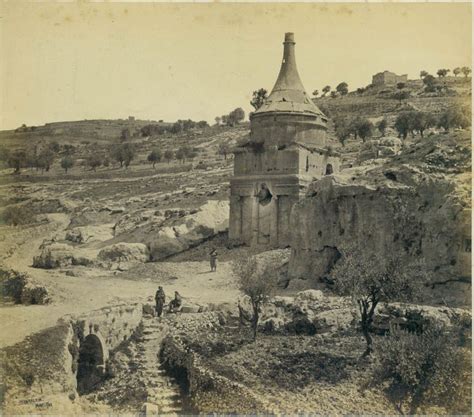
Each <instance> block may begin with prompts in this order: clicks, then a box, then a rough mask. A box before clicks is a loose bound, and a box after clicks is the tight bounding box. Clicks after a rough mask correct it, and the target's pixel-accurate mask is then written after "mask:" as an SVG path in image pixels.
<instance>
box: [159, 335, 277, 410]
mask: <svg viewBox="0 0 474 417" xmlns="http://www.w3.org/2000/svg"><path fill="white" fill-rule="evenodd" d="M161 356H162V358H163V359H164V360H165V361H166V362H167V363H168V366H170V367H179V368H184V369H186V372H187V378H188V381H187V383H188V388H189V395H190V397H191V401H192V404H193V407H194V408H195V409H196V410H197V411H198V412H199V413H204V414H207V413H218V414H252V415H255V414H268V413H269V408H268V405H267V404H264V403H263V401H262V400H260V399H259V398H257V396H256V395H255V394H254V393H253V392H252V391H251V390H250V389H249V388H247V387H245V386H243V385H241V384H239V383H237V382H233V381H230V380H229V379H227V378H225V377H223V376H221V375H217V374H216V373H215V372H212V371H210V370H209V369H208V368H206V367H205V366H204V365H203V364H202V363H201V361H200V359H199V358H198V357H197V355H196V354H195V353H193V352H189V351H186V350H184V348H183V346H182V345H181V344H180V343H179V341H178V340H177V339H175V338H173V337H171V336H168V337H167V338H166V339H165V340H164V341H163V346H162V352H161Z"/></svg>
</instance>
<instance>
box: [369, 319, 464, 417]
mask: <svg viewBox="0 0 474 417" xmlns="http://www.w3.org/2000/svg"><path fill="white" fill-rule="evenodd" d="M457 342H458V339H457V337H455V335H454V334H453V333H452V332H450V331H448V330H447V329H446V328H444V327H442V326H440V325H435V324H431V325H430V326H429V328H428V329H426V330H425V331H424V332H423V333H421V334H416V333H409V332H406V331H402V330H398V329H396V328H394V329H392V331H391V333H390V335H389V336H386V337H384V338H383V340H382V341H381V342H380V343H379V344H378V346H377V349H376V353H375V357H376V366H375V368H374V372H373V376H372V380H371V383H370V385H372V386H376V385H378V386H380V385H384V384H388V385H387V386H386V390H385V392H386V395H387V397H388V398H389V400H390V401H392V402H393V403H394V404H395V406H396V407H397V408H398V409H399V411H400V412H402V413H404V411H405V410H404V408H406V407H408V409H409V413H410V414H415V413H416V412H417V410H418V409H419V408H420V407H423V406H430V405H431V406H433V405H436V406H441V407H446V408H447V409H448V411H449V412H451V413H453V414H454V413H456V414H457V413H465V412H466V411H470V385H471V382H470V376H471V366H470V365H471V364H470V352H469V350H468V349H465V348H462V347H460V346H458V343H457Z"/></svg>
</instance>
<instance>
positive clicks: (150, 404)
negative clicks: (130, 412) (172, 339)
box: [137, 316, 182, 416]
mask: <svg viewBox="0 0 474 417" xmlns="http://www.w3.org/2000/svg"><path fill="white" fill-rule="evenodd" d="M142 323H143V335H142V337H141V339H140V340H139V342H138V344H137V345H138V347H139V354H138V357H137V359H138V361H137V362H138V365H139V366H138V369H139V371H140V372H141V374H142V379H143V382H144V384H145V387H146V391H147V393H146V397H147V399H146V402H145V404H144V405H143V410H142V413H141V415H142V416H158V415H180V414H181V413H182V403H181V390H180V387H179V385H178V384H177V382H176V380H175V379H174V378H172V377H170V376H168V375H167V374H166V371H165V370H164V369H163V367H162V365H161V363H160V361H159V357H158V353H159V350H160V345H161V342H162V340H163V338H164V337H165V335H166V331H167V326H166V324H165V323H164V321H163V319H158V318H155V317H146V316H144V317H143V321H142Z"/></svg>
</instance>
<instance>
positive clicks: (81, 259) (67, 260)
mask: <svg viewBox="0 0 474 417" xmlns="http://www.w3.org/2000/svg"><path fill="white" fill-rule="evenodd" d="M93 263H94V257H93V256H89V254H88V253H84V252H83V251H81V250H80V249H78V248H75V247H74V246H72V245H68V244H65V243H56V242H48V243H45V244H43V245H42V246H41V253H40V254H39V255H38V256H35V257H34V258H33V267H34V268H44V269H53V268H64V267H68V266H71V265H83V266H89V265H92V264H93Z"/></svg>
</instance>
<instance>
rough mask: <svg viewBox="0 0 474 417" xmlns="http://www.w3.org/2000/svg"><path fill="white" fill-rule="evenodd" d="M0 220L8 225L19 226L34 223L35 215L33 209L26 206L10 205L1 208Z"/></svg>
mask: <svg viewBox="0 0 474 417" xmlns="http://www.w3.org/2000/svg"><path fill="white" fill-rule="evenodd" d="M0 220H1V222H2V223H4V224H8V225H10V226H19V225H25V224H31V223H34V221H35V216H34V213H33V210H31V209H30V208H29V207H27V206H20V207H18V206H15V207H12V206H10V207H6V208H5V209H4V210H3V212H2V214H1V216H0Z"/></svg>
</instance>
